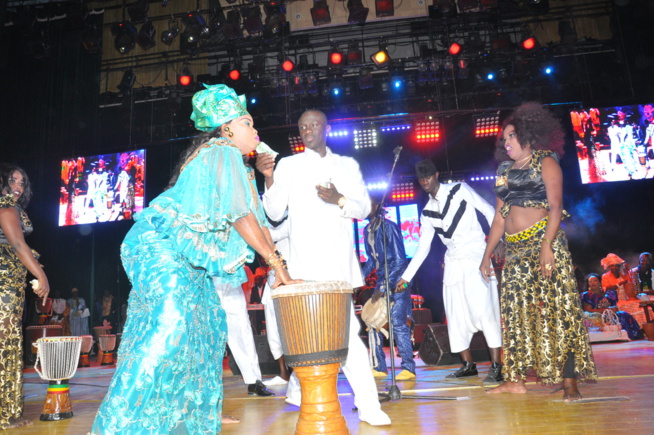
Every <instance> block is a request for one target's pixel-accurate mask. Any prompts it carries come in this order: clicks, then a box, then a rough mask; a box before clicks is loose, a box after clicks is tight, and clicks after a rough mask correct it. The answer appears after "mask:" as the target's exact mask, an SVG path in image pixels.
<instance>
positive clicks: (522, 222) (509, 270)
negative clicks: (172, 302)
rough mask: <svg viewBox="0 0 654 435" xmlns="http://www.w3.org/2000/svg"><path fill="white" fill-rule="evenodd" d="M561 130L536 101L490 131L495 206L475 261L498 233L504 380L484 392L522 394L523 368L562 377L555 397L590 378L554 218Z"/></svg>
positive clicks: (559, 192)
mask: <svg viewBox="0 0 654 435" xmlns="http://www.w3.org/2000/svg"><path fill="white" fill-rule="evenodd" d="M563 136H564V135H563V131H562V129H561V126H560V124H559V122H558V121H557V120H556V119H555V118H554V116H553V115H552V114H551V113H550V112H549V111H547V110H546V109H545V108H543V107H542V106H541V105H539V104H537V103H526V104H523V105H522V106H520V107H518V108H517V109H516V110H515V111H514V112H513V114H512V115H511V116H510V117H509V118H508V119H507V120H506V121H505V122H504V125H503V128H502V131H501V133H500V135H499V136H498V140H497V144H496V145H497V149H496V154H495V155H496V157H497V159H498V160H499V161H500V164H499V167H498V170H497V180H496V182H495V187H494V190H495V194H496V196H497V206H496V212H495V218H494V219H493V223H492V225H491V230H490V234H489V236H488V245H487V248H486V252H485V253H484V257H483V259H482V262H481V265H480V267H479V269H480V271H481V273H482V275H483V276H484V278H485V279H487V280H488V279H489V277H490V275H491V274H492V273H493V269H492V267H491V262H490V257H491V253H492V252H493V249H494V248H495V247H496V246H497V244H498V243H499V242H500V240H501V239H502V236H504V238H505V242H506V263H505V265H504V269H503V272H502V283H503V285H502V292H501V299H500V306H501V312H502V321H503V325H504V328H503V332H502V345H503V352H504V367H503V376H504V380H505V382H504V383H503V384H501V385H499V386H498V387H495V388H493V389H492V390H489V392H490V393H505V392H507V393H526V392H527V388H526V387H525V378H526V376H527V370H528V369H533V370H534V371H535V372H536V375H537V377H538V378H540V380H541V381H542V382H543V383H544V384H548V385H551V384H555V383H559V382H563V391H564V392H563V399H564V400H565V401H574V400H579V399H580V398H581V394H580V393H579V389H578V388H577V377H583V378H586V379H589V380H594V379H596V378H597V372H596V370H595V364H594V362H593V357H592V353H591V348H590V342H589V340H588V333H587V332H586V329H585V327H584V324H583V312H582V310H581V304H580V301H579V295H578V292H577V284H576V281H575V275H574V269H573V266H572V258H571V256H570V252H569V250H568V242H567V239H566V236H565V234H564V232H563V230H562V229H561V220H562V219H563V216H564V215H566V214H567V213H566V212H565V211H564V210H563V207H562V197H563V189H562V185H563V175H562V172H561V167H560V166H559V155H561V154H562V153H563Z"/></svg>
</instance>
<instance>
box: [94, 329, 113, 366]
mask: <svg viewBox="0 0 654 435" xmlns="http://www.w3.org/2000/svg"><path fill="white" fill-rule="evenodd" d="M98 339H99V345H100V349H101V350H102V362H101V363H100V365H102V366H109V365H112V364H113V363H114V349H115V348H116V334H104V335H101V336H99V337H98Z"/></svg>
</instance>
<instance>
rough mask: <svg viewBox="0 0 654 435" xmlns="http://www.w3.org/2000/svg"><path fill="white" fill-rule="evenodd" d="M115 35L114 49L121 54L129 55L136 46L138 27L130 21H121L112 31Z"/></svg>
mask: <svg viewBox="0 0 654 435" xmlns="http://www.w3.org/2000/svg"><path fill="white" fill-rule="evenodd" d="M111 33H112V34H113V35H114V37H115V39H114V47H116V50H117V51H118V52H119V53H120V54H127V53H129V52H130V51H131V50H132V48H134V46H135V45H136V35H137V31H136V27H134V25H133V24H132V23H130V22H129V21H121V22H120V23H117V24H114V26H113V27H112V29H111Z"/></svg>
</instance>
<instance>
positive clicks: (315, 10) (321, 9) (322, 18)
mask: <svg viewBox="0 0 654 435" xmlns="http://www.w3.org/2000/svg"><path fill="white" fill-rule="evenodd" d="M311 20H312V21H313V25H314V26H320V25H322V24H329V23H331V22H332V16H331V13H330V12H329V6H327V0H317V1H314V2H313V7H312V8H311Z"/></svg>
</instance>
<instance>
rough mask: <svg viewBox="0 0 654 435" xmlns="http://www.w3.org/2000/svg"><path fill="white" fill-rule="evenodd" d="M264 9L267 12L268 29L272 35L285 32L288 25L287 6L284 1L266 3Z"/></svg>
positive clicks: (266, 25)
mask: <svg viewBox="0 0 654 435" xmlns="http://www.w3.org/2000/svg"><path fill="white" fill-rule="evenodd" d="M263 9H264V11H265V12H266V24H265V27H266V31H267V32H270V33H271V34H272V35H278V34H280V33H282V32H283V30H284V27H285V25H286V15H285V12H286V8H285V7H284V4H283V3H279V2H278V1H277V0H272V1H270V2H267V3H264V5H263Z"/></svg>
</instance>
